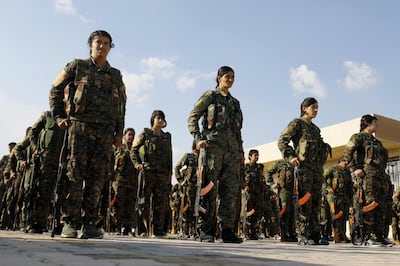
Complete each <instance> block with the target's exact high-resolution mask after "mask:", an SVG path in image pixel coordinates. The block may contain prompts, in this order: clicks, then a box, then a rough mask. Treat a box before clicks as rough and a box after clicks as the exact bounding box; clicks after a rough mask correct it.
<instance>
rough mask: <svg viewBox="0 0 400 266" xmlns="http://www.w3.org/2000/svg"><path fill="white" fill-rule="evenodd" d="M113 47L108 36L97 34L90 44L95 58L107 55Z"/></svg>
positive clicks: (91, 53)
mask: <svg viewBox="0 0 400 266" xmlns="http://www.w3.org/2000/svg"><path fill="white" fill-rule="evenodd" d="M110 49H111V42H110V39H109V38H108V37H106V36H100V35H99V36H95V37H94V38H93V40H92V43H91V44H90V51H91V52H90V55H91V57H93V58H95V59H96V58H100V57H107V55H108V52H110Z"/></svg>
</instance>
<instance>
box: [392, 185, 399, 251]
mask: <svg viewBox="0 0 400 266" xmlns="http://www.w3.org/2000/svg"><path fill="white" fill-rule="evenodd" d="M392 212H393V215H392V237H393V240H395V241H396V243H397V244H400V188H398V189H397V190H396V191H395V192H394V194H393V203H392Z"/></svg>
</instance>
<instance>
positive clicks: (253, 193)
mask: <svg viewBox="0 0 400 266" xmlns="http://www.w3.org/2000/svg"><path fill="white" fill-rule="evenodd" d="M263 171H264V165H262V164H259V163H255V164H250V163H246V164H245V183H246V186H247V187H248V193H249V198H248V199H247V212H249V211H251V210H252V209H254V211H255V213H254V214H253V215H251V216H249V217H248V221H249V223H250V239H254V240H255V239H258V236H257V234H258V233H259V232H258V230H257V224H258V223H259V222H260V220H261V217H262V216H263V214H264V176H263Z"/></svg>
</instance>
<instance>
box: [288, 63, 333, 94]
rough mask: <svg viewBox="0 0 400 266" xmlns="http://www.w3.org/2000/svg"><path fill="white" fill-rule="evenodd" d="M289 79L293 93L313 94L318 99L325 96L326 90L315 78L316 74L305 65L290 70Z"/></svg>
mask: <svg viewBox="0 0 400 266" xmlns="http://www.w3.org/2000/svg"><path fill="white" fill-rule="evenodd" d="M290 79H291V81H292V87H293V90H294V91H295V92H298V93H308V94H314V95H316V96H318V97H324V96H325V95H326V88H325V86H324V84H322V83H321V82H320V81H319V79H318V78H317V74H316V73H315V72H314V71H312V70H309V69H308V67H307V66H306V65H301V66H299V67H298V68H296V69H295V68H291V69H290Z"/></svg>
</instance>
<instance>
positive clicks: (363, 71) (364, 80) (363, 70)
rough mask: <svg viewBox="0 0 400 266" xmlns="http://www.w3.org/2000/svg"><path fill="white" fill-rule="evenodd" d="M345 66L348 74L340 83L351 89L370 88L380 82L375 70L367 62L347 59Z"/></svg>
mask: <svg viewBox="0 0 400 266" xmlns="http://www.w3.org/2000/svg"><path fill="white" fill-rule="evenodd" d="M343 66H344V68H345V69H346V71H347V75H346V77H345V78H344V79H343V80H339V83H340V84H342V85H343V86H344V87H345V88H347V89H348V90H350V91H357V90H361V89H365V88H370V87H373V86H374V85H375V84H376V83H377V82H378V78H377V76H376V72H375V70H374V69H373V68H372V67H370V66H369V65H367V64H365V63H356V62H352V61H345V62H344V63H343Z"/></svg>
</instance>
